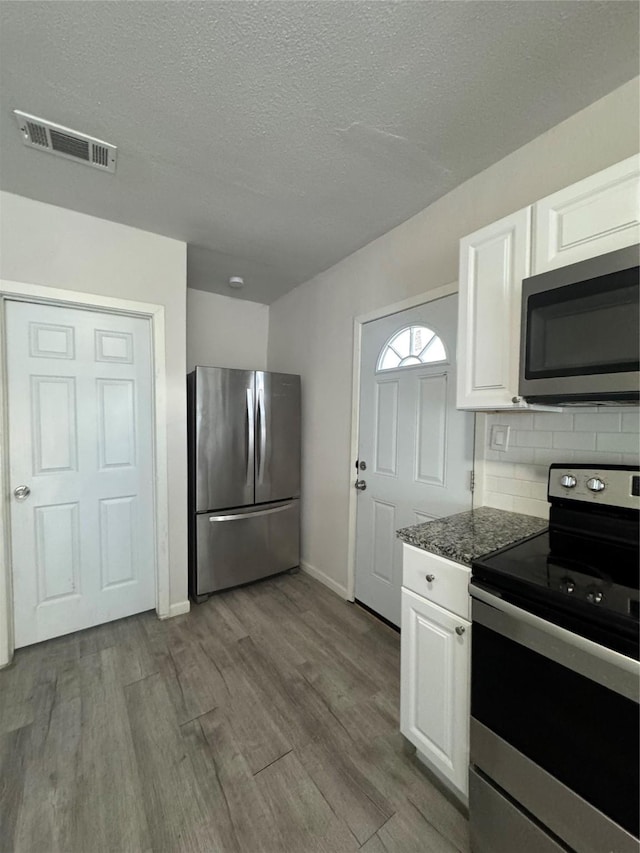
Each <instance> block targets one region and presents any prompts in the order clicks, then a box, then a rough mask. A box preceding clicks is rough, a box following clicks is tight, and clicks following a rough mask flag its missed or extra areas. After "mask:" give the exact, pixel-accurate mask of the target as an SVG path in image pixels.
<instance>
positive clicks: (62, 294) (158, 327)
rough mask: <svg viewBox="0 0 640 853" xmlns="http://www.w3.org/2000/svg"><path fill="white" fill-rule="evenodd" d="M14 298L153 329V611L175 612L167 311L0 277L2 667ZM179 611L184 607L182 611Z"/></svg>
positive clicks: (4, 658) (7, 598)
mask: <svg viewBox="0 0 640 853" xmlns="http://www.w3.org/2000/svg"><path fill="white" fill-rule="evenodd" d="M7 300H18V301H21V302H31V303H34V304H41V305H42V304H46V305H52V306H56V307H60V308H79V309H81V310H82V309H84V310H94V311H102V312H106V313H109V314H124V315H129V316H136V317H142V318H144V319H146V320H148V322H149V327H150V331H151V358H152V375H151V384H152V393H153V436H152V438H153V467H154V477H153V503H154V527H155V566H154V579H155V588H156V613H157V614H158V617H159V618H160V619H166V618H168V617H169V616H172V615H177V614H176V613H173V612H172V608H171V604H170V574H169V481H168V473H167V422H166V420H167V392H166V363H165V309H164V306H163V305H157V304H155V303H151V302H137V301H133V300H128V299H121V298H118V297H111V296H99V295H97V294H91V293H83V292H81V291H75V290H62V289H59V288H55V287H47V286H44V285H39V284H27V283H24V282H18V281H8V280H0V352H1V353H2V357H1V359H0V361H1V367H2V375H1V376H0V413H1V415H2V440H1V445H0V483H1V486H2V497H1V498H0V667H2V666H6V665H7V664H9V663H10V662H11V659H12V657H13V652H14V637H15V632H14V624H13V589H12V564H11V503H10V494H11V489H10V483H9V436H8V424H9V412H8V408H9V407H8V394H7V389H8V385H7V382H8V376H7V358H6V328H5V303H6V301H7ZM180 612H183V609H181V610H180Z"/></svg>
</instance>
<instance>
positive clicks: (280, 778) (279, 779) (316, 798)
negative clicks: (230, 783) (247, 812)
mask: <svg viewBox="0 0 640 853" xmlns="http://www.w3.org/2000/svg"><path fill="white" fill-rule="evenodd" d="M256 780H257V783H258V787H259V788H260V791H261V793H262V795H263V797H264V798H265V800H266V801H267V802H268V804H269V807H270V809H271V813H272V814H273V816H274V818H275V821H276V825H277V827H278V830H279V831H280V835H281V838H282V848H281V853H300V851H305V853H316V851H317V853H333V851H341V853H350V851H355V850H358V849H359V848H360V843H359V842H358V841H357V839H356V838H355V836H354V835H353V834H352V833H351V832H350V830H349V828H348V827H347V825H346V823H345V822H344V821H343V820H342V819H341V818H340V816H339V815H337V814H336V813H335V812H334V811H333V809H332V808H331V806H330V805H329V803H328V802H327V800H326V799H325V798H324V797H323V796H322V794H321V792H320V790H319V789H318V788H317V787H316V785H315V784H314V783H313V781H312V780H311V778H310V776H309V775H308V773H307V772H306V771H305V769H304V767H303V766H302V765H301V764H300V762H299V760H298V758H297V757H296V756H295V754H294V753H289V755H286V756H284V758H281V759H280V760H279V761H276V762H275V764H271V765H270V766H269V767H266V768H265V769H264V770H262V771H261V772H260V773H259V774H258V775H257V776H256Z"/></svg>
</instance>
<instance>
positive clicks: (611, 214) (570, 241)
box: [532, 156, 640, 274]
mask: <svg viewBox="0 0 640 853" xmlns="http://www.w3.org/2000/svg"><path fill="white" fill-rule="evenodd" d="M533 224H534V241H533V242H534V258H533V269H532V272H533V274H537V273H541V272H546V271H547V270H552V269H555V268H556V267H563V266H566V265H567V264H573V263H576V262H577V261H584V260H586V259H587V258H593V257H595V256H596V255H604V254H606V253H607V252H613V251H615V250H616V249H622V248H623V247H624V246H632V245H633V244H635V243H638V242H640V157H638V156H635V157H629V159H628V160H623V161H622V162H621V163H616V164H615V165H614V166H610V167H609V168H608V169H604V170H603V171H602V172H598V173H597V174H596V175H591V176H590V177H589V178H585V179H584V180H583V181H578V183H577V184H572V185H571V186H570V187H566V188H565V189H563V190H560V191H559V192H557V193H554V194H553V195H550V196H547V198H543V199H542V201H539V202H538V203H537V204H536V205H534V220H533Z"/></svg>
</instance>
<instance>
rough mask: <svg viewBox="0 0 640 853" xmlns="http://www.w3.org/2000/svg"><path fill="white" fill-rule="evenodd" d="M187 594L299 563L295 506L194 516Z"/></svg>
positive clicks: (294, 503) (285, 503) (289, 503)
mask: <svg viewBox="0 0 640 853" xmlns="http://www.w3.org/2000/svg"><path fill="white" fill-rule="evenodd" d="M195 527H196V572H195V578H194V587H195V588H194V589H192V594H194V595H205V594H206V593H209V592H215V591H217V590H220V589H226V588H227V587H231V586H237V585H238V584H242V583H247V582H248V581H253V580H257V579H258V578H263V577H267V576H268V575H273V574H276V573H277V572H283V571H285V570H286V569H292V568H294V567H295V566H297V565H299V563H300V501H299V500H292V501H279V502H278V503H272V504H263V505H261V506H256V507H251V508H250V509H247V508H246V507H243V508H240V509H234V510H228V511H224V510H223V511H221V512H211V513H202V514H200V515H198V516H197V517H196V525H195Z"/></svg>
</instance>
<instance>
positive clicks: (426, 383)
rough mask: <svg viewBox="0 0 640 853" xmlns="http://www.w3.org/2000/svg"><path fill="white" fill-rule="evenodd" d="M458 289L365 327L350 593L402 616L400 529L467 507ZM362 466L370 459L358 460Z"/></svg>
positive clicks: (468, 433)
mask: <svg viewBox="0 0 640 853" xmlns="http://www.w3.org/2000/svg"><path fill="white" fill-rule="evenodd" d="M457 300H458V297H457V295H456V294H454V295H452V296H447V297H444V298H442V299H437V300H434V301H433V302H429V303H427V304H425V305H421V306H418V307H417V308H411V309H409V310H407V311H402V312H401V313H398V314H391V315H389V316H388V317H383V318H382V319H380V320H374V321H373V322H371V323H367V324H366V325H365V326H364V327H363V329H362V350H361V363H360V436H359V447H358V459H359V463H360V468H359V470H358V472H357V474H358V478H359V479H360V481H361V483H362V481H364V484H365V490H364V491H360V492H359V494H358V511H357V533H356V576H355V598H356V599H357V600H358V601H360V602H362V603H363V604H366V605H367V606H368V607H370V608H371V609H372V610H374V611H375V612H376V613H379V614H380V615H381V616H383V617H384V618H385V619H388V620H389V621H390V622H392V623H393V624H394V625H400V588H401V586H402V549H401V547H400V543H399V541H398V540H397V539H396V530H397V529H398V528H400V527H406V526H408V525H412V524H419V523H421V522H423V521H429V520H430V519H434V518H441V517H442V516H445V515H451V514H453V513H456V512H463V511H464V510H468V509H470V508H471V488H470V475H471V471H472V469H473V423H474V421H473V415H472V414H471V413H469V412H461V411H458V410H457V409H456V403H455V400H456V370H455V368H456V360H455V359H456V324H457ZM363 465H364V466H366V467H363Z"/></svg>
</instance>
